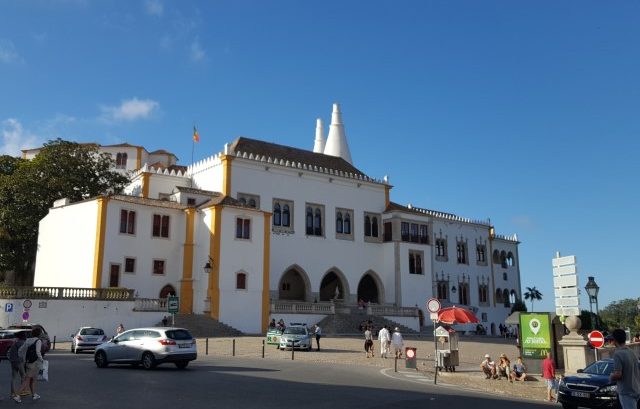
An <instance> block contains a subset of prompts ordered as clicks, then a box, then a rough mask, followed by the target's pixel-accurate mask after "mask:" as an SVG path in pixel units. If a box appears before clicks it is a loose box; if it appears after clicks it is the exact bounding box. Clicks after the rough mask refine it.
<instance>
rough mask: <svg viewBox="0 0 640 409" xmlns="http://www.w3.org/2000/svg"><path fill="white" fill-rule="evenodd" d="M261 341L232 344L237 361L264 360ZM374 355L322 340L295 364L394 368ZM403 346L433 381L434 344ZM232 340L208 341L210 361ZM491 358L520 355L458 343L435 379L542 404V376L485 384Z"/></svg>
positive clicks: (351, 342)
mask: <svg viewBox="0 0 640 409" xmlns="http://www.w3.org/2000/svg"><path fill="white" fill-rule="evenodd" d="M263 339H264V338H263V337H252V336H245V337H241V338H235V355H236V356H239V357H256V358H260V357H261V356H262V340H263ZM374 345H375V348H376V353H375V357H374V358H366V354H365V352H364V338H362V339H360V338H358V337H355V336H353V337H323V338H322V339H321V340H320V347H321V351H320V352H316V350H315V340H314V342H313V346H314V350H313V351H311V352H306V351H295V352H294V359H295V360H296V361H303V362H308V363H310V364H312V363H313V362H323V363H331V364H336V365H366V366H373V367H379V368H394V359H391V358H388V359H381V358H380V356H379V351H380V346H379V345H380V344H379V342H378V341H375V342H374ZM405 346H409V347H415V348H417V357H418V368H417V370H418V371H419V372H420V373H423V374H424V375H425V376H427V377H429V378H431V379H433V375H434V373H433V366H434V364H433V355H434V343H433V339H428V338H424V337H415V338H414V337H412V338H408V339H405ZM205 349H206V340H205V339H199V340H198V353H199V354H201V355H204V354H205ZM232 353H233V339H232V338H210V339H209V355H212V356H232ZM486 353H488V354H490V355H491V357H492V358H493V359H497V358H498V357H499V356H500V354H502V353H504V354H506V355H507V356H508V357H509V359H510V360H511V361H512V363H513V362H515V359H516V358H517V354H518V350H517V348H516V346H515V340H513V339H510V340H505V339H502V338H495V337H482V336H477V337H461V341H460V366H459V367H457V368H456V372H455V373H447V372H442V373H438V383H442V384H448V385H456V386H459V387H464V388H468V389H474V390H478V391H484V392H487V393H490V394H500V395H504V394H508V395H510V396H514V397H519V398H524V399H530V400H534V401H538V402H540V401H544V397H545V396H546V390H545V386H544V382H542V381H541V380H540V376H539V375H536V374H533V376H532V380H531V381H527V382H514V383H510V382H509V381H507V380H504V379H503V380H488V379H485V377H484V375H483V374H482V373H481V372H480V368H479V367H480V362H481V361H482V360H483V359H484V354H486ZM265 359H276V360H290V359H291V351H280V350H278V349H277V348H276V346H275V345H265ZM404 366H405V365H404V360H398V370H403V371H406V369H405V368H404Z"/></svg>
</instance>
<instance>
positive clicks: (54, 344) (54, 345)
mask: <svg viewBox="0 0 640 409" xmlns="http://www.w3.org/2000/svg"><path fill="white" fill-rule="evenodd" d="M51 349H56V336H55V335H54V336H53V346H52V347H51Z"/></svg>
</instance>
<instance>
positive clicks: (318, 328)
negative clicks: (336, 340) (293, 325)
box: [313, 324, 322, 351]
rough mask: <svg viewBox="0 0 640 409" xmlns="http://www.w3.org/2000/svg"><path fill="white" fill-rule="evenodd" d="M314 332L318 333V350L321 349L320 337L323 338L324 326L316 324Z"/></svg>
mask: <svg viewBox="0 0 640 409" xmlns="http://www.w3.org/2000/svg"><path fill="white" fill-rule="evenodd" d="M313 333H314V334H315V335H316V346H317V348H316V351H320V338H322V328H320V325H318V324H316V329H315V331H313Z"/></svg>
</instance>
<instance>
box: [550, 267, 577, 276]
mask: <svg viewBox="0 0 640 409" xmlns="http://www.w3.org/2000/svg"><path fill="white" fill-rule="evenodd" d="M569 274H578V267H576V266H575V265H571V266H562V267H554V268H553V275H554V276H565V275H569Z"/></svg>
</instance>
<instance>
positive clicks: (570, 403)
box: [558, 358, 620, 409]
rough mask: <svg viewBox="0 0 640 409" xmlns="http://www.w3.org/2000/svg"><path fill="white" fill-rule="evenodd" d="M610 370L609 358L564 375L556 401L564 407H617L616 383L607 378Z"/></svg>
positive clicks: (614, 408) (611, 362)
mask: <svg viewBox="0 0 640 409" xmlns="http://www.w3.org/2000/svg"><path fill="white" fill-rule="evenodd" d="M611 372H613V359H610V358H609V359H602V360H600V361H596V362H594V363H592V364H591V365H589V366H587V367H586V368H584V369H580V370H578V373H577V374H576V375H572V376H565V377H564V378H563V379H562V381H560V384H559V385H558V402H560V403H561V404H562V407H563V408H564V409H575V408H577V407H578V406H582V407H585V408H607V409H619V408H620V403H619V402H618V394H617V387H616V384H615V382H614V383H612V382H611V381H610V380H609V375H611Z"/></svg>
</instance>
